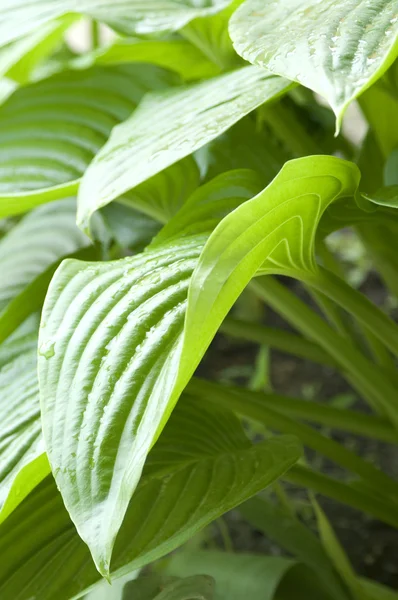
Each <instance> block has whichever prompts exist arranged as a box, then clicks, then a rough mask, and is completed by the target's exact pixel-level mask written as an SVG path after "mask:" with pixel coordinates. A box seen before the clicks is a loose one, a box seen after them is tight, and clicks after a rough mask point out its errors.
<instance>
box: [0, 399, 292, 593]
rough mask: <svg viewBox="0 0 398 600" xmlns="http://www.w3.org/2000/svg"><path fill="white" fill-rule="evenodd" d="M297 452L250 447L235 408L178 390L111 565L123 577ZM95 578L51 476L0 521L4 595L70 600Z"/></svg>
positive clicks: (0, 589)
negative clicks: (174, 406)
mask: <svg viewBox="0 0 398 600" xmlns="http://www.w3.org/2000/svg"><path fill="white" fill-rule="evenodd" d="M299 455H300V448H299V446H298V444H297V442H296V441H294V439H292V438H289V437H286V436H284V437H281V438H271V439H269V440H267V441H266V442H263V443H261V444H259V445H256V446H251V445H250V443H249V442H248V440H247V439H246V437H245V435H244V433H243V430H242V427H241V425H240V423H239V421H238V420H237V419H236V417H234V415H233V414H232V413H230V412H229V411H221V410H219V409H216V410H214V409H213V408H212V407H209V406H208V405H206V402H205V401H201V402H200V403H195V402H194V401H192V400H191V399H189V398H182V399H181V402H180V403H179V405H178V407H177V409H176V410H175V411H174V413H173V415H172V418H171V419H170V421H169V423H168V424H167V428H166V429H165V430H164V432H163V433H162V436H161V437H160V439H159V441H158V443H157V444H156V445H155V447H154V448H153V450H152V451H151V453H150V455H149V458H148V461H147V464H146V467H145V469H144V474H143V477H142V479H141V481H140V483H139V486H138V489H137V493H136V494H135V496H134V497H133V499H132V501H131V502H130V505H129V508H128V511H127V514H126V517H125V520H124V523H123V527H122V529H121V531H120V532H119V535H118V538H117V540H116V545H115V550H114V558H113V562H112V571H113V573H114V574H115V576H116V575H117V576H119V577H120V576H122V575H125V574H126V573H128V572H131V571H132V570H135V569H138V568H141V567H143V566H145V565H146V564H148V563H150V562H153V561H154V560H156V559H157V558H160V557H161V556H164V555H165V554H167V553H168V552H171V551H172V550H174V549H175V548H176V547H178V546H180V545H181V544H183V543H184V542H185V541H187V539H189V538H190V537H191V536H192V535H194V534H195V533H196V532H197V531H198V530H199V529H201V528H202V527H204V526H205V525H207V524H208V523H209V522H210V521H212V520H214V519H216V518H218V517H219V516H220V515H221V514H223V513H224V512H226V511H227V510H230V509H231V508H233V507H234V506H236V505H237V504H240V503H241V502H243V501H244V500H246V499H247V498H249V497H250V496H252V495H253V494H255V493H257V492H258V491H259V490H260V489H262V488H263V487H265V486H266V485H269V484H270V483H271V482H272V481H274V479H275V478H276V477H278V476H279V475H280V474H281V473H282V472H283V471H284V470H286V469H288V468H289V467H290V466H291V465H292V464H293V463H294V462H295V461H296V460H297V459H298V457H299ZM16 532H18V535H16ZM99 579H100V576H99V574H98V572H97V571H96V570H95V568H94V565H93V564H92V562H91V557H90V554H89V551H88V549H87V546H86V545H85V544H84V543H83V542H82V540H81V539H80V538H79V536H78V535H77V533H76V530H75V528H74V526H73V524H72V523H71V522H70V520H69V517H68V514H67V511H66V510H65V508H64V505H63V502H62V499H61V496H60V495H59V493H58V492H57V490H56V486H55V484H54V483H53V481H52V480H51V479H50V478H49V479H48V480H46V482H43V484H42V485H41V486H39V488H36V490H35V491H34V492H33V493H32V494H31V496H30V497H28V498H27V499H26V501H25V502H23V503H22V504H21V506H20V507H19V508H18V509H17V510H16V511H15V512H14V513H13V514H12V515H11V516H10V517H9V518H8V519H7V521H5V523H4V524H3V525H2V526H1V527H0V596H1V598H4V600H27V598H31V597H32V596H33V597H37V598H40V600H53V599H54V598H57V600H69V599H70V598H73V597H75V596H76V595H77V594H81V593H82V592H84V591H85V590H86V589H87V588H88V587H89V586H91V585H93V584H95V583H96V582H98V581H99Z"/></svg>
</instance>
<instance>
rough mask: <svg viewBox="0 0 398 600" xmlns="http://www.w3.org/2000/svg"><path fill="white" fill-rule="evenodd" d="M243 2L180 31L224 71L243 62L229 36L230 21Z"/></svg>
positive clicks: (236, 1)
mask: <svg viewBox="0 0 398 600" xmlns="http://www.w3.org/2000/svg"><path fill="white" fill-rule="evenodd" d="M240 4H242V0H232V2H231V3H230V4H229V5H228V6H227V7H226V8H224V10H222V11H221V12H219V13H217V14H216V15H211V16H206V17H198V18H197V19H194V20H193V21H191V22H190V23H188V25H185V27H184V28H183V29H182V30H181V31H180V34H181V35H182V36H183V37H185V38H187V39H188V40H190V42H192V44H195V46H197V47H198V48H199V49H200V50H201V51H202V52H203V54H204V55H206V56H207V57H208V58H209V59H210V60H211V61H212V62H213V63H214V64H216V65H218V67H219V68H220V69H222V70H227V69H231V68H232V67H236V66H237V65H239V64H242V63H243V61H242V60H241V58H240V57H239V56H238V55H237V54H236V52H235V50H234V48H233V46H232V42H231V39H230V37H229V34H228V21H229V19H230V17H231V15H232V14H233V13H234V12H235V10H236V9H237V7H238V6H239V5H240Z"/></svg>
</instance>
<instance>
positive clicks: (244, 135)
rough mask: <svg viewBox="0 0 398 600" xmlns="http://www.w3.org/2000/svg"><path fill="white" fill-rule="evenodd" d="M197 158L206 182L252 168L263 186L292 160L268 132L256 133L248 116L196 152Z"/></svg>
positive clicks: (253, 124) (253, 123)
mask: <svg viewBox="0 0 398 600" xmlns="http://www.w3.org/2000/svg"><path fill="white" fill-rule="evenodd" d="M197 158H198V161H199V162H200V163H201V164H202V166H203V170H204V171H205V173H206V178H207V179H212V178H213V177H215V176H216V175H219V174H220V173H223V172H224V171H228V170H230V169H253V170H254V171H256V172H257V173H258V175H259V176H260V177H261V179H262V183H263V186H265V185H268V183H269V182H270V181H271V179H273V178H274V177H275V176H276V175H277V173H278V171H280V169H281V168H282V167H283V164H284V163H285V162H286V161H287V160H289V159H290V158H292V157H291V156H290V155H289V154H288V153H287V152H286V151H284V150H283V149H282V148H281V147H280V145H278V143H277V142H276V140H275V139H274V138H273V137H272V135H271V134H270V133H269V132H268V133H265V132H260V131H257V130H256V125H255V122H254V120H253V119H252V118H251V117H250V116H247V117H245V118H244V119H242V120H241V121H239V122H238V123H236V125H234V126H233V127H231V129H229V130H228V131H226V132H225V133H224V134H223V135H221V136H219V137H218V138H216V139H215V140H213V141H212V142H210V144H208V145H207V146H205V147H204V148H202V149H200V150H198V152H197Z"/></svg>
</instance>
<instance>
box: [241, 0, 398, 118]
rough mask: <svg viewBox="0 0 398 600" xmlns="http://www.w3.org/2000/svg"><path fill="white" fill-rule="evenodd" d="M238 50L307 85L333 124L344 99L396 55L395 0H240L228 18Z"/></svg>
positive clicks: (397, 22) (348, 99)
mask: <svg viewBox="0 0 398 600" xmlns="http://www.w3.org/2000/svg"><path fill="white" fill-rule="evenodd" d="M230 34H231V37H232V40H233V43H234V46H235V49H236V51H237V52H238V54H240V55H241V56H243V58H245V59H246V60H248V61H249V62H251V63H254V64H259V65H261V66H263V67H266V68H267V69H269V70H270V71H272V72H273V73H277V74H279V75H282V76H283V77H287V78H289V79H292V80H294V81H297V82H299V83H301V84H303V85H305V86H306V87H309V88H311V89H312V90H314V91H315V92H317V93H318V94H320V95H321V96H324V97H325V98H326V99H327V100H328V101H329V103H330V105H331V107H332V108H333V110H334V112H335V113H336V116H337V128H339V126H340V122H341V119H342V116H343V114H344V112H345V110H346V108H347V106H348V104H349V103H350V102H351V101H352V100H353V99H355V98H356V97H357V96H358V95H359V94H360V93H361V92H363V91H364V90H365V89H366V88H367V87H368V86H370V85H371V84H372V83H373V82H374V81H376V80H377V79H378V78H379V77H380V76H381V75H382V74H383V73H384V72H385V71H386V70H387V69H388V67H389V66H390V65H391V64H392V63H393V61H394V60H395V58H396V57H397V54H398V45H397V37H398V12H397V4H396V1H395V0H373V1H372V2H369V1H368V0H337V1H336V0H293V1H290V2H286V0H273V1H272V2H267V3H264V2H263V1H262V0H246V2H245V3H244V4H243V5H242V6H241V7H240V8H239V9H238V10H237V11H236V12H235V13H234V15H233V16H232V18H231V21H230Z"/></svg>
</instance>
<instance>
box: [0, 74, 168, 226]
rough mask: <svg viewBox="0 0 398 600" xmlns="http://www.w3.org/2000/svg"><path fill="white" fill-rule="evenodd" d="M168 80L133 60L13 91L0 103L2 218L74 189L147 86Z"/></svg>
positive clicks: (158, 86)
mask: <svg viewBox="0 0 398 600" xmlns="http://www.w3.org/2000/svg"><path fill="white" fill-rule="evenodd" d="M173 81H175V78H174V77H173V76H172V75H171V74H170V73H168V72H166V71H164V70H162V69H160V68H158V67H156V66H153V65H152V66H151V65H140V64H135V65H119V66H113V67H95V68H92V69H88V70H87V71H67V72H65V73H62V74H59V75H55V76H53V77H50V78H49V79H46V80H43V81H40V82H38V83H36V84H31V85H28V86H26V87H24V88H21V89H19V90H17V91H16V92H15V93H14V94H13V95H12V96H11V97H10V98H9V99H8V100H7V101H6V102H5V103H4V104H3V105H2V106H1V107H0V143H1V168H0V217H1V216H7V215H10V214H18V213H21V212H24V211H26V210H28V209H30V208H32V207H34V206H35V205H37V204H42V203H44V202H48V201H52V200H54V199H59V198H65V197H67V196H70V195H73V193H75V192H76V190H77V187H78V183H79V178H80V177H81V175H82V174H83V173H84V171H85V169H86V167H87V165H88V164H89V163H90V161H91V160H92V158H93V156H94V155H95V153H96V152H97V151H98V150H99V148H100V147H101V146H102V145H103V144H104V142H105V141H106V140H107V138H108V136H109V133H110V131H111V130H112V128H113V127H114V126H115V125H116V124H117V123H119V122H120V121H123V120H124V119H126V118H127V117H128V116H129V115H130V114H131V112H132V110H133V109H134V108H135V107H136V105H137V104H138V102H139V101H140V100H141V98H142V96H143V95H144V94H145V93H146V92H147V91H148V90H156V89H162V88H164V87H167V85H168V84H170V83H172V82H173Z"/></svg>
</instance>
